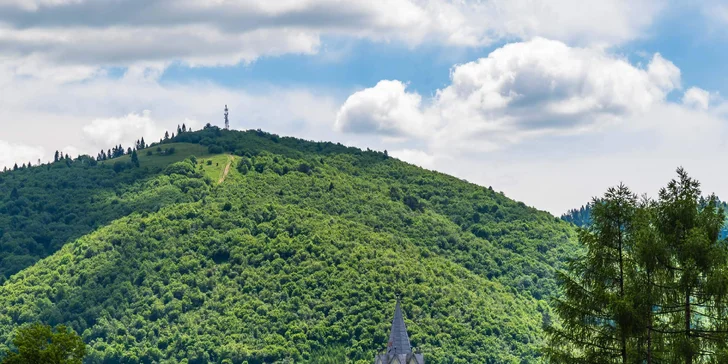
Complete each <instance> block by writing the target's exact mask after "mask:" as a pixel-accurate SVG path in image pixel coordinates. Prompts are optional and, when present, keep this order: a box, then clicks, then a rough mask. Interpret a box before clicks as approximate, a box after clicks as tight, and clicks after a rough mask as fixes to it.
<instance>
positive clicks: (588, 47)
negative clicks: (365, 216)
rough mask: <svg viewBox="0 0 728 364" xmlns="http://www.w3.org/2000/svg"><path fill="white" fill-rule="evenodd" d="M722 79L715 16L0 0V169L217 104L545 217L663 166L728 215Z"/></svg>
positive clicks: (727, 19)
mask: <svg viewBox="0 0 728 364" xmlns="http://www.w3.org/2000/svg"><path fill="white" fill-rule="evenodd" d="M726 60H728V3H726V2H724V1H717V0H705V1H697V2H695V1H686V0H685V1H682V0H676V1H664V0H629V1H627V0H625V1H622V0H612V1H583V0H550V1H546V0H348V1H343V0H277V1H270V0H0V168H2V167H4V166H12V165H13V164H14V163H16V162H17V163H27V162H28V161H30V162H32V164H34V165H35V164H37V163H38V161H39V160H40V161H41V162H45V161H48V160H49V159H50V158H52V156H53V153H54V152H55V151H56V150H61V151H63V152H64V153H67V154H68V153H70V154H71V155H74V156H75V155H78V154H90V155H96V154H97V153H98V151H99V150H101V149H108V148H109V147H111V146H114V145H117V144H122V145H124V146H130V145H132V143H133V142H134V141H135V140H137V139H139V138H140V137H144V138H145V140H147V141H152V140H158V139H159V137H160V136H161V135H163V134H164V131H165V130H169V131H173V130H175V129H176V127H177V125H180V124H182V123H184V124H186V125H187V126H190V127H193V128H195V129H197V128H200V127H202V126H203V125H204V124H206V123H208V122H209V123H212V124H215V125H222V123H223V108H224V106H225V105H228V107H229V108H230V124H231V128H233V129H241V130H246V129H263V130H266V131H269V132H273V133H277V134H280V135H287V136H295V137H300V138H305V139H309V140H317V141H321V140H323V141H334V142H341V143H343V144H347V145H351V146H356V147H360V148H371V149H375V150H387V151H388V152H389V154H390V155H392V156H394V157H397V158H399V159H402V160H404V161H407V162H409V163H413V164H416V165H419V166H421V167H424V168H427V169H432V170H437V171H440V172H444V173H448V174H451V175H454V176H456V177H458V178H462V179H465V180H467V181H470V182H473V183H477V184H480V185H483V186H491V187H493V188H494V189H495V190H497V191H502V192H504V193H505V194H506V195H507V196H508V197H511V198H514V199H516V200H519V201H523V202H524V203H526V204H527V205H530V206H533V207H536V208H538V209H541V210H546V211H549V212H551V213H553V214H555V215H557V216H558V215H560V214H562V213H563V212H565V211H567V210H568V209H571V208H577V207H579V206H581V205H583V204H585V203H587V202H589V201H590V199H591V198H592V197H594V196H597V195H600V194H602V193H603V192H604V191H605V190H606V188H608V187H610V186H614V185H616V184H619V183H620V182H623V183H625V184H627V185H628V186H630V187H631V188H632V189H633V191H634V192H636V193H638V194H640V195H641V194H647V195H649V196H654V195H655V194H656V192H657V190H658V189H659V188H660V187H662V186H664V185H666V184H667V182H668V181H669V180H670V179H671V178H673V177H674V176H675V169H676V168H677V167H679V166H682V167H684V168H685V169H686V170H687V171H688V173H690V174H691V175H692V176H693V177H695V178H697V179H698V180H700V181H701V182H702V186H703V191H704V193H706V194H707V193H716V194H717V195H718V196H728V168H725V167H724V162H725V160H726V158H725V157H724V156H725V153H726V149H727V145H726V137H727V136H728V101H726V99H725V96H723V95H728V62H726ZM724 198H725V199H728V197H724Z"/></svg>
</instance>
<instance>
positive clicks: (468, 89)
mask: <svg viewBox="0 0 728 364" xmlns="http://www.w3.org/2000/svg"><path fill="white" fill-rule="evenodd" d="M648 59H649V62H648V63H647V64H646V65H644V66H641V65H634V64H631V63H629V62H628V61H627V60H626V59H624V58H622V57H620V56H616V55H613V54H610V53H609V52H607V51H605V50H603V49H602V48H599V47H570V46H567V45H566V44H564V43H562V42H557V41H549V40H545V39H540V38H537V39H533V40H531V41H527V42H519V43H513V44H508V45H506V46H504V47H502V48H499V49H497V50H495V51H494V52H492V53H491V54H490V55H489V56H488V57H486V58H482V59H479V60H477V61H474V62H470V63H466V64H461V65H456V66H454V67H453V68H452V71H451V82H450V84H449V85H447V86H446V87H444V88H443V89H441V90H439V91H438V92H437V93H436V95H435V96H434V97H433V98H432V99H431V100H421V101H420V100H419V99H418V102H417V105H419V109H418V110H419V114H420V115H421V119H414V120H407V121H403V120H404V118H391V119H389V121H390V123H389V124H387V125H389V128H392V129H395V130H409V128H408V127H407V125H417V124H418V123H422V122H424V121H427V127H428V128H429V129H426V130H428V132H426V133H422V134H420V135H419V137H413V136H412V135H411V134H409V135H410V140H409V141H407V142H406V143H404V144H403V143H402V142H401V141H395V142H392V141H390V140H389V135H390V134H391V133H387V132H385V133H382V132H380V131H379V129H378V128H371V129H369V130H367V131H368V132H370V133H371V132H378V133H379V135H380V137H379V138H380V141H381V143H382V149H384V148H392V149H394V150H393V151H392V152H391V154H392V155H393V156H395V157H398V158H400V159H403V160H405V161H408V162H410V163H414V164H417V165H420V166H423V167H425V168H430V169H435V170H438V171H441V172H445V173H449V174H452V175H455V176H457V177H460V178H465V179H467V180H469V181H472V182H475V183H478V184H481V185H484V186H489V185H490V186H493V188H495V189H496V190H501V191H505V193H506V194H507V195H508V196H509V197H512V198H515V199H518V200H521V201H525V202H526V203H527V204H529V205H534V206H536V207H538V208H542V209H547V210H549V211H550V212H552V213H554V214H561V213H563V212H565V211H566V210H568V209H570V208H574V207H578V206H580V205H582V204H584V203H586V202H588V201H589V200H590V198H591V197H593V196H594V195H598V194H600V193H601V192H603V191H604V190H605V189H606V188H607V187H609V186H613V185H615V184H618V183H619V182H620V181H624V182H625V183H627V184H628V185H630V186H631V187H633V189H634V190H635V191H636V192H639V193H651V194H654V193H655V192H656V191H657V190H658V188H659V187H661V186H663V185H664V184H665V183H667V181H668V180H669V179H670V178H672V177H673V174H674V170H675V168H676V167H678V166H684V167H685V168H687V170H688V171H689V172H690V173H691V174H692V175H693V176H695V177H697V178H698V179H699V180H701V181H703V182H704V183H703V186H704V191H705V192H706V193H710V192H716V193H718V195H719V196H728V187H726V186H728V173H722V172H721V169H720V168H719V167H717V166H720V165H721V164H722V161H721V158H722V157H721V156H722V155H724V154H725V153H724V152H723V150H724V149H725V147H726V142H725V140H727V138H726V137H727V136H728V103H720V100H718V99H717V97H716V95H715V94H711V93H709V92H707V91H705V90H702V89H699V88H697V87H692V88H690V89H688V90H687V91H686V92H685V93H684V94H683V95H682V96H683V100H682V102H680V101H678V102H674V101H669V99H668V97H667V96H668V95H669V94H670V92H673V91H675V90H678V89H680V88H681V87H682V86H681V84H682V82H681V72H680V69H679V68H677V67H676V66H675V65H674V64H673V63H672V62H670V61H669V60H667V59H665V58H664V57H662V56H661V55H660V54H654V55H652V56H651V58H648ZM389 82H392V81H389ZM399 84H401V83H399ZM375 89H378V87H373V88H372V89H368V90H375ZM395 94H397V95H398V96H397V97H404V96H405V90H404V88H399V89H396V92H395ZM413 96H414V95H411V93H409V95H408V97H411V98H414V97H413ZM397 97H392V98H395V99H396V98H397ZM361 105H365V104H363V103H362V104H360V106H361ZM373 105H375V106H372V108H373V109H376V112H375V114H377V115H381V114H385V115H386V114H387V113H386V112H383V111H382V110H381V109H382V108H384V109H385V110H390V109H392V108H387V107H384V106H382V105H385V106H386V105H396V103H393V104H387V103H378V104H373ZM363 107H364V106H362V109H360V110H358V115H359V118H360V119H364V120H367V117H366V110H365V109H363ZM340 112H342V111H340ZM409 115H417V112H415V111H414V110H412V111H411V112H410V113H409ZM418 120H419V121H418ZM391 122H394V123H395V125H392V124H391ZM362 125H366V124H365V123H364V124H362ZM350 131H353V132H357V131H361V130H350ZM577 134H578V135H577ZM348 135H349V136H350V137H351V136H353V135H357V134H355V133H348ZM359 135H362V134H359ZM368 135H369V136H370V137H371V134H368Z"/></svg>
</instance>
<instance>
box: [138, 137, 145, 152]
mask: <svg viewBox="0 0 728 364" xmlns="http://www.w3.org/2000/svg"><path fill="white" fill-rule="evenodd" d="M146 147H147V143H145V142H144V137H142V140H140V141H139V148H137V149H145V148H146Z"/></svg>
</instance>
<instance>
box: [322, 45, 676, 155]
mask: <svg viewBox="0 0 728 364" xmlns="http://www.w3.org/2000/svg"><path fill="white" fill-rule="evenodd" d="M450 78H451V82H450V85H448V86H447V87H445V88H443V89H441V90H438V91H437V94H436V95H435V97H434V99H433V100H432V102H431V103H429V104H428V105H422V102H421V97H420V96H419V95H417V94H414V93H408V92H406V91H405V88H404V85H403V84H402V83H401V82H399V81H381V82H380V83H379V84H377V85H376V86H375V87H373V88H369V89H366V90H364V91H360V92H357V93H355V94H353V95H352V96H350V98H349V99H348V100H347V101H346V103H344V105H343V106H342V107H341V109H340V111H339V118H338V119H337V122H336V125H337V127H338V129H339V130H343V131H345V132H353V133H378V134H382V135H387V136H391V135H410V136H421V137H426V136H430V142H431V143H432V144H433V145H434V146H435V147H438V148H446V149H477V150H492V149H497V148H498V147H502V146H504V145H508V144H512V143H516V142H519V141H521V140H523V139H525V138H530V137H534V136H538V135H544V134H573V133H580V132H585V131H590V130H596V129H599V128H602V127H605V126H607V125H611V124H615V123H620V122H623V120H624V119H625V118H626V117H628V116H630V115H634V114H638V113H643V112H646V111H648V110H650V108H652V107H653V106H654V105H657V104H660V103H662V102H664V100H665V98H666V96H667V94H668V93H669V92H671V91H672V90H674V89H675V88H679V87H680V70H679V69H678V68H677V67H676V66H675V65H674V64H672V63H671V62H670V61H668V60H666V59H664V58H663V57H661V56H660V55H659V54H655V55H654V56H653V57H652V60H651V61H650V63H649V64H648V66H647V68H646V69H642V68H638V67H636V66H633V65H632V64H630V63H629V62H627V61H626V60H624V59H621V58H619V57H615V56H613V55H610V54H608V53H606V52H604V51H603V50H600V49H595V48H577V47H569V46H567V45H565V44H564V43H561V42H558V41H552V40H546V39H543V38H535V39H533V40H531V41H528V42H520V43H512V44H508V45H506V46H503V47H502V48H499V49H497V50H495V51H493V52H492V53H491V54H490V55H489V56H488V57H487V58H481V59H479V60H477V61H474V62H470V63H466V64H462V65H457V66H455V67H453V69H452V71H451V77H450Z"/></svg>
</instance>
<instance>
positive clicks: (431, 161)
mask: <svg viewBox="0 0 728 364" xmlns="http://www.w3.org/2000/svg"><path fill="white" fill-rule="evenodd" d="M390 155H391V156H393V157H395V158H397V159H401V160H403V161H405V162H408V163H412V164H414V165H416V166H419V167H422V168H428V169H432V168H433V167H434V165H435V156H434V155H431V154H428V153H427V152H425V151H422V150H417V149H400V150H393V151H392V152H391V153H390Z"/></svg>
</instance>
